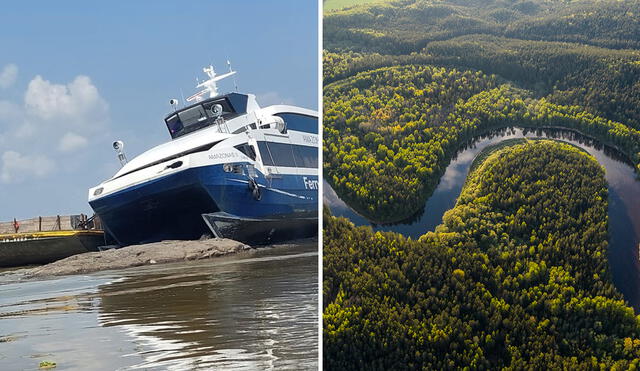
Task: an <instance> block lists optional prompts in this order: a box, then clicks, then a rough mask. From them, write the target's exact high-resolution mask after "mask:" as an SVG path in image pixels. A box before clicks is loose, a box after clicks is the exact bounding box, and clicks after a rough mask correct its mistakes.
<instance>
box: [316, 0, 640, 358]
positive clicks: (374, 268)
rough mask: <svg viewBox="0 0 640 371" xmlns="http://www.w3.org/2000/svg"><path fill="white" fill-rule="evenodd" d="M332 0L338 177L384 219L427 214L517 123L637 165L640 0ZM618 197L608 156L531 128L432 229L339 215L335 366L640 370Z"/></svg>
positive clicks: (329, 284) (331, 119)
mask: <svg viewBox="0 0 640 371" xmlns="http://www.w3.org/2000/svg"><path fill="white" fill-rule="evenodd" d="M334 3H336V1H333V2H332V10H330V11H325V13H324V30H323V38H324V46H323V47H324V51H323V80H324V92H323V97H324V105H323V160H324V163H323V166H324V169H323V171H324V177H325V180H326V181H327V182H328V184H329V185H330V186H331V187H332V188H333V190H335V192H336V194H337V195H338V196H339V197H340V199H342V200H344V201H345V202H346V203H347V204H348V205H349V207H351V208H352V209H353V210H355V211H356V212H357V213H358V214H360V215H362V216H364V217H366V218H367V219H368V220H370V221H372V222H375V223H383V224H384V223H397V222H402V221H404V220H407V219H410V218H411V217H412V215H414V214H416V213H417V212H420V211H421V210H422V209H423V208H424V205H425V202H426V201H427V200H428V199H429V197H430V196H431V195H432V193H433V191H434V190H435V189H436V187H437V186H438V182H439V181H440V179H441V177H442V175H443V174H444V172H445V170H446V168H447V166H448V165H449V163H450V162H451V160H452V159H453V158H455V156H456V155H457V153H458V152H459V151H460V149H461V148H463V147H464V146H465V145H466V144H467V143H470V142H471V141H472V140H473V139H474V138H477V137H479V136H481V135H484V134H486V133H489V132H491V131H492V130H497V129H501V128H509V127H522V128H532V129H538V128H563V129H568V130H571V131H575V132H578V133H580V134H582V135H584V136H587V137H590V138H594V139H595V140H597V141H599V142H600V143H602V144H604V145H607V146H609V147H612V148H615V149H617V150H618V151H619V152H620V153H622V154H623V155H624V156H625V157H626V159H627V160H628V161H629V162H630V163H631V164H633V167H634V168H635V169H636V171H637V173H638V174H640V3H638V2H636V1H630V0H622V1H615V0H601V1H596V0H577V1H576V0H565V1H561V0H465V1H462V0H397V1H394V0H386V1H385V0H381V1H374V2H370V3H369V4H364V5H354V4H353V3H354V2H353V1H346V2H345V3H346V6H345V7H344V8H340V7H337V6H336V5H335V4H334ZM333 9H337V10H333ZM607 197H608V196H607V184H606V181H605V178H604V170H603V168H602V167H601V166H600V165H599V164H598V162H597V161H596V160H595V159H594V158H593V157H591V156H590V155H588V154H587V153H585V152H583V151H581V150H580V149H578V148H576V147H573V146H571V145H568V144H563V143H558V142H554V141H549V140H524V141H516V142H513V143H508V145H504V146H501V147H500V148H494V149H493V151H491V152H486V153H484V156H481V157H479V159H478V160H477V161H476V163H474V165H473V168H472V171H471V172H470V173H469V175H468V177H467V180H466V183H465V185H464V187H463V190H462V193H461V194H460V196H459V197H458V200H457V203H456V205H455V207H454V208H453V209H452V210H449V211H448V212H446V213H445V214H444V216H443V221H442V224H441V225H440V226H438V227H437V228H436V229H435V230H434V231H427V230H425V231H424V234H423V235H422V237H420V238H419V239H417V240H416V239H410V238H406V237H404V236H402V235H400V234H397V233H392V232H375V233H374V232H372V230H371V228H369V227H355V226H354V225H353V224H351V223H350V222H349V221H348V220H346V219H343V218H336V217H334V216H332V215H331V211H330V210H329V209H328V208H325V210H324V247H323V248H324V258H323V259H324V268H323V269H324V282H323V283H324V286H323V294H324V301H323V303H324V326H323V329H324V330H323V331H324V340H323V342H324V353H323V354H324V358H325V359H324V362H325V366H326V367H327V368H328V369H403V368H406V369H415V368H425V369H450V368H458V367H460V368H462V367H470V368H471V369H476V368H480V369H494V368H504V367H506V368H515V369H520V368H532V369H547V368H567V369H595V368H616V369H635V368H636V366H637V363H638V359H639V358H640V320H639V318H640V317H636V316H635V314H634V310H633V309H632V308H631V307H629V305H628V303H627V302H625V300H624V298H623V297H622V295H621V294H620V292H619V291H617V290H616V288H615V286H614V285H613V283H612V279H611V273H610V268H609V264H608V260H607V254H608V240H609V234H608V233H609V232H608V220H607V203H608V201H607ZM638 197H640V195H639V196H638ZM425 212H429V211H428V210H425Z"/></svg>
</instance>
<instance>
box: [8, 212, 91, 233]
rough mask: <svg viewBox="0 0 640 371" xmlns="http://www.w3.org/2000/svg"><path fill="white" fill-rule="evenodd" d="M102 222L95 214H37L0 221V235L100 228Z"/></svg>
mask: <svg viewBox="0 0 640 371" xmlns="http://www.w3.org/2000/svg"><path fill="white" fill-rule="evenodd" d="M101 229H102V223H101V222H100V218H98V217H97V216H96V215H94V216H92V217H88V216H87V215H84V214H78V215H55V216H37V217H35V218H30V219H20V220H18V219H16V218H14V219H13V220H12V221H8V222H0V235H2V234H15V233H32V232H49V231H65V230H101Z"/></svg>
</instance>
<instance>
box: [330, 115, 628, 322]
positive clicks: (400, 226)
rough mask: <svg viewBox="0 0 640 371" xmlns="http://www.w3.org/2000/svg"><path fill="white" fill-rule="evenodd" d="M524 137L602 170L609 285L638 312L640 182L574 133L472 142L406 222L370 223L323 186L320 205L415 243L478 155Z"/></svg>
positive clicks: (612, 155)
mask: <svg viewBox="0 0 640 371" xmlns="http://www.w3.org/2000/svg"><path fill="white" fill-rule="evenodd" d="M524 137H526V138H551V139H558V140H562V141H564V142H567V143H571V144H573V145H576V146H578V147H580V148H582V149H584V150H585V151H587V152H588V153H589V154H591V155H592V156H593V157H595V158H596V159H597V160H598V162H599V163H600V164H601V165H602V166H603V167H604V168H605V170H606V174H605V177H606V180H607V183H608V188H609V264H610V266H611V272H612V275H613V282H614V284H615V286H616V287H617V288H618V290H619V291H620V292H622V294H623V295H624V297H625V299H626V300H627V301H628V302H629V304H630V305H631V306H633V307H634V309H635V310H636V313H638V312H640V261H639V260H638V259H639V256H638V245H639V244H640V181H639V180H638V178H637V175H636V174H635V172H634V169H633V165H632V164H631V163H630V162H629V161H628V160H627V159H626V158H625V156H623V155H622V154H621V153H619V152H618V151H616V150H615V149H613V148H610V147H607V146H604V145H602V144H601V143H600V142H598V141H596V140H594V139H592V138H588V137H586V136H583V135H581V134H579V133H576V132H573V131H570V130H562V129H544V130H527V129H521V128H507V129H500V130H495V131H492V132H490V133H488V134H487V135H483V136H480V137H478V138H476V139H474V140H473V141H471V142H470V143H468V144H467V145H466V146H464V147H463V148H462V149H461V150H460V151H459V152H458V154H457V155H456V156H455V157H454V158H453V159H452V160H451V163H450V164H449V166H447V169H446V170H445V173H444V175H443V176H442V178H441V179H440V183H439V184H438V187H437V188H436V190H435V191H434V192H433V195H432V196H431V197H430V198H429V199H428V200H427V202H426V204H425V205H424V208H423V209H422V210H420V211H419V212H418V213H417V214H416V215H415V216H413V217H412V218H410V219H408V220H407V221H406V222H401V223H394V224H388V225H384V224H383V225H378V224H373V223H371V222H370V221H369V220H367V219H366V218H364V217H363V216H361V215H359V214H357V213H356V212H355V211H353V210H352V209H351V208H350V207H349V206H348V205H347V204H345V202H343V201H342V200H341V199H340V198H339V197H338V196H337V195H336V193H335V192H334V190H333V189H331V186H329V184H328V183H327V182H326V181H325V182H324V183H323V185H324V192H323V198H324V203H325V204H328V205H329V207H330V208H331V212H332V213H333V215H336V216H343V217H346V218H349V219H350V220H351V221H352V222H353V223H354V224H355V225H370V226H371V227H372V228H373V230H375V231H393V232H397V233H401V234H403V235H405V236H407V237H411V238H413V239H417V238H418V237H420V236H421V235H423V234H425V233H426V232H428V231H433V230H434V229H435V227H436V226H437V225H439V224H441V223H442V216H443V214H444V213H445V211H447V210H449V209H451V208H453V207H454V206H455V204H456V200H457V198H458V196H459V195H460V191H461V190H462V186H463V185H464V181H465V179H466V178H467V174H468V173H469V168H470V166H471V163H472V162H473V159H474V158H475V157H476V156H477V155H478V154H479V153H480V152H481V151H482V150H483V149H485V148H487V147H488V146H491V145H494V144H497V143H499V142H501V141H503V140H506V139H512V138H524Z"/></svg>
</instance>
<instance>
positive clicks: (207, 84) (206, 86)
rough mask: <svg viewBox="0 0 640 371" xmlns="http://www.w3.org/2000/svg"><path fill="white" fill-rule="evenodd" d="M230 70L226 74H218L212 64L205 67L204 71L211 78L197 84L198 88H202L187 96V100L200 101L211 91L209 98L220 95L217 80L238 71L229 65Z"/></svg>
mask: <svg viewBox="0 0 640 371" xmlns="http://www.w3.org/2000/svg"><path fill="white" fill-rule="evenodd" d="M229 70H230V71H229V72H227V73H225V74H222V75H218V74H216V71H215V70H214V69H213V66H212V65H209V67H205V68H203V69H202V71H203V72H204V73H205V74H206V75H207V76H209V80H206V81H203V82H201V83H199V84H198V85H196V88H202V90H201V91H199V92H197V93H195V94H194V95H192V96H190V97H189V98H187V102H192V101H195V102H200V101H201V100H202V99H203V98H202V96H203V95H205V94H207V93H209V98H213V97H215V96H217V95H218V84H217V82H218V81H220V80H222V79H224V78H227V77H229V76H232V75H235V74H236V71H233V70H231V66H229Z"/></svg>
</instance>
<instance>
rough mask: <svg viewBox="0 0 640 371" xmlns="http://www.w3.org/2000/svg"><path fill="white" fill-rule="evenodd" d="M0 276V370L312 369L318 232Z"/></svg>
mask: <svg viewBox="0 0 640 371" xmlns="http://www.w3.org/2000/svg"><path fill="white" fill-rule="evenodd" d="M27 272H28V270H26V269H17V270H9V271H5V272H3V273H1V274H0V323H1V326H0V369H2V370H23V369H26V370H33V369H37V368H38V364H39V363H40V361H53V362H56V363H57V367H56V370H87V369H91V370H115V369H122V370H134V369H178V370H184V369H203V370H209V369H247V370H253V369H295V370H299V369H316V368H317V366H318V363H317V362H318V361H317V359H318V332H317V331H318V311H317V308H318V248H317V240H305V241H301V242H296V243H293V244H288V245H279V246H275V247H267V248H261V249H252V250H248V251H240V252H238V253H236V254H232V255H228V256H222V257H217V258H215V259H207V260H201V261H195V262H194V261H190V262H180V263H169V264H163V265H157V264H155V265H147V266H141V267H134V268H129V269H124V270H119V271H104V272H96V273H91V274H85V275H72V276H64V277H56V278H51V279H33V278H29V277H28V276H27Z"/></svg>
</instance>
